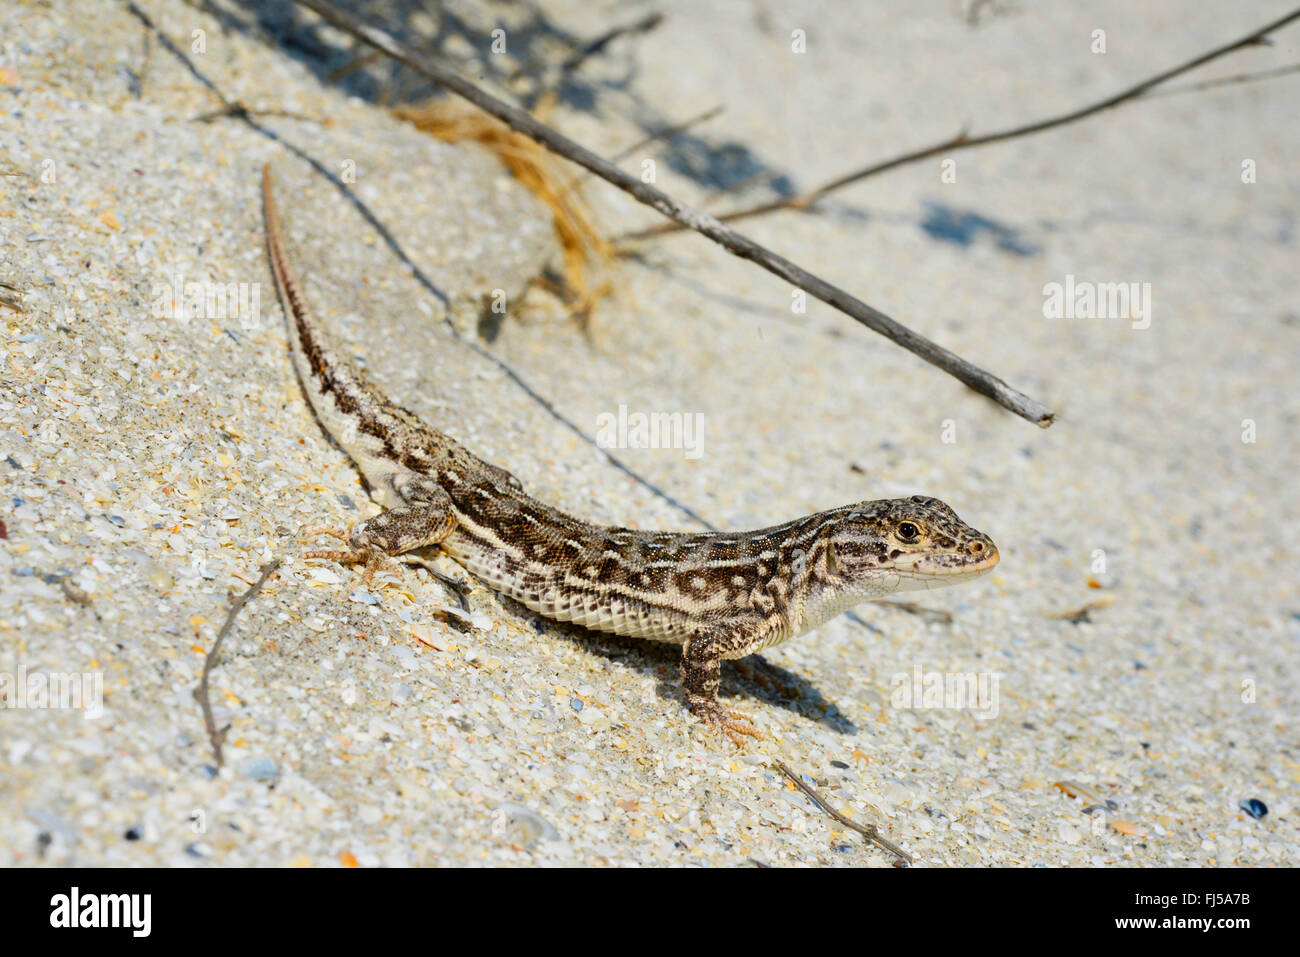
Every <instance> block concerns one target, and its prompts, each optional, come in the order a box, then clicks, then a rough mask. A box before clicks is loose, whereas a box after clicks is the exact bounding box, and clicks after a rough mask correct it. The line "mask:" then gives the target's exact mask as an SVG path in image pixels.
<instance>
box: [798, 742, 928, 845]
mask: <svg viewBox="0 0 1300 957" xmlns="http://www.w3.org/2000/svg"><path fill="white" fill-rule="evenodd" d="M773 760H774V761H776V766H777V767H778V768H779V769H780V771H781V773H782V774H784V775H785V776H786V777H788V778H789V779H790V780H791V781H793V782H794V786H795V787H797V788H798V789H799V790H800V791H802V792H803V793H804V794H806V795H808V797H810V798H812V799H813V801H815V802H816V803H817V806H818V807H820V808H821V809H822V810H823V811H825V812H826V813H827V814H829V815H830V816H831V817H833V818H835V820H837V821H839V822H840V823H841V824H843V825H844V826H845V827H847V828H849V829H850V830H854V831H857V832H858V833H859V834H861V835H862V836H863V837H865V838H866V839H867V840H868V841H871V843H873V844H876V845H878V846H879V847H882V848H884V849H885V850H886V851H888V852H889V853H890V854H893V855H894V857H896V858H897V859H898V860H899V861H900V862H902V863H903V864H910V863H912V858H911V856H910V855H908V853H907V852H906V851H904V850H903V849H902V848H901V847H899V846H898V845H897V844H895V843H893V842H892V841H890V840H889V839H888V838H885V837H882V836H881V835H880V832H879V831H878V830H876V826H875V825H874V824H859V823H858V822H857V821H853V820H850V819H849V818H847V817H845V816H844V815H843V814H841V813H840V812H839V811H837V810H835V808H833V807H831V805H830V802H828V801H827V800H826V799H825V798H824V797H822V796H821V795H820V794H819V793H817V789H816V788H814V787H813V786H812V785H811V784H808V783H807V782H805V781H804V779H803V778H801V777H799V775H797V774H795V773H794V772H793V771H791V770H790V768H789V766H788V765H787V764H786V763H785V762H784V761H781V760H779V759H776V758H774V759H773Z"/></svg>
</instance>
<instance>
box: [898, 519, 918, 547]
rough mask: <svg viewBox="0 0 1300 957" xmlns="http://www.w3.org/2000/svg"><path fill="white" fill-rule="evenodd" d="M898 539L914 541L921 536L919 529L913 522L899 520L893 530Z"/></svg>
mask: <svg viewBox="0 0 1300 957" xmlns="http://www.w3.org/2000/svg"><path fill="white" fill-rule="evenodd" d="M894 531H895V533H896V534H897V535H898V538H899V540H900V541H904V542H914V541H916V540H917V539H918V538H920V537H921V529H919V528H918V527H917V526H916V523H915V522H899V523H898V528H897V529H895V530H894Z"/></svg>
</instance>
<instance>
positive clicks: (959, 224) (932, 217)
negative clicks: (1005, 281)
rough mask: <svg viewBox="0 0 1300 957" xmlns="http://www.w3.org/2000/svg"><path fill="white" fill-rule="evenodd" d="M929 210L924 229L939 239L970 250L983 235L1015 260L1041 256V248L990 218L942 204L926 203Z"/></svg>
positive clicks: (1015, 230)
mask: <svg viewBox="0 0 1300 957" xmlns="http://www.w3.org/2000/svg"><path fill="white" fill-rule="evenodd" d="M925 206H926V210H927V212H926V216H925V219H923V220H922V221H921V228H922V229H924V230H925V231H926V233H928V234H929V235H930V236H933V237H934V238H935V239H939V240H942V241H943V242H948V243H955V244H957V245H958V246H969V245H971V244H972V243H974V242H975V240H976V239H978V238H979V235H980V234H981V233H987V234H988V235H989V236H990V237H991V238H992V239H993V241H994V242H995V243H997V246H998V249H1001V250H1002V251H1003V252H1008V253H1011V254H1012V255H1013V256H1032V255H1034V254H1035V253H1037V252H1038V246H1036V245H1035V244H1034V243H1032V242H1030V241H1029V240H1028V239H1026V238H1024V237H1023V236H1022V235H1021V234H1020V230H1018V229H1014V228H1012V227H1011V226H1004V225H1003V224H1002V223H999V222H997V221H996V220H992V219H989V218H988V217H987V216H981V215H980V214H979V213H971V212H966V211H963V210H957V209H953V208H952V207H951V206H945V205H943V204H942V203H926V204H925Z"/></svg>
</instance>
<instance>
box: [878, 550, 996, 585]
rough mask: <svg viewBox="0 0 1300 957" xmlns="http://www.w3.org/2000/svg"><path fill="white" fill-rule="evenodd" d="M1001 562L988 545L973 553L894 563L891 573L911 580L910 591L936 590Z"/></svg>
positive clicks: (968, 577) (921, 557)
mask: <svg viewBox="0 0 1300 957" xmlns="http://www.w3.org/2000/svg"><path fill="white" fill-rule="evenodd" d="M1001 560H1002V556H1001V555H999V554H998V549H997V546H996V545H994V544H993V543H992V542H989V543H988V544H986V545H984V546H983V549H982V551H980V552H979V553H977V554H971V553H970V552H948V553H945V554H941V555H918V556H917V557H916V559H915V560H914V561H911V562H908V563H907V564H900V563H898V562H897V561H896V562H895V563H894V571H895V572H897V573H898V574H899V575H901V576H902V577H903V578H906V579H911V580H912V581H913V582H914V584H913V585H912V587H913V588H938V587H940V586H942V585H951V584H955V583H956V582H960V581H966V580H967V579H970V578H978V577H979V576H980V575H985V574H988V573H989V572H991V571H992V570H993V569H994V568H996V567H997V564H998V562H1000V561H1001Z"/></svg>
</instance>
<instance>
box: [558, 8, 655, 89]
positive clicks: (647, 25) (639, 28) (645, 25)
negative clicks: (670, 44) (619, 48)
mask: <svg viewBox="0 0 1300 957" xmlns="http://www.w3.org/2000/svg"><path fill="white" fill-rule="evenodd" d="M663 19H664V15H663V14H662V13H659V12H658V11H654V12H651V13H647V14H646V15H645V16H643V17H642V18H641V19H639V20H636V21H634V22H632V23H629V24H626V25H624V26H621V27H611V28H610V29H608V30H606V31H605V32H604V33H602V34H601V35H600V36H598V37H596V38H595V39H594V40H589V41H587V42H586V43H584V44H583V45H582V46H580V47H578V49H576V50H574V51H573V52H572V53H570V54H569V55H568V56H567V57H565V58H564V62H563V63H561V64H560V75H561V76H568V75H569V74H570V73H572V72H573V71H574V70H576V69H578V67H580V66H582V64H583V62H584V61H586V60H587V59H588V58H589V57H592V56H595V55H596V54H597V53H599V52H600V51H601V50H603V49H605V47H607V46H609V45H610V44H611V43H612V42H614V41H615V40H617V39H618V38H619V37H621V36H626V35H628V34H636V33H649V32H650V31H651V30H653V29H654V28H655V27H657V26H659V24H661V23H663Z"/></svg>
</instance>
